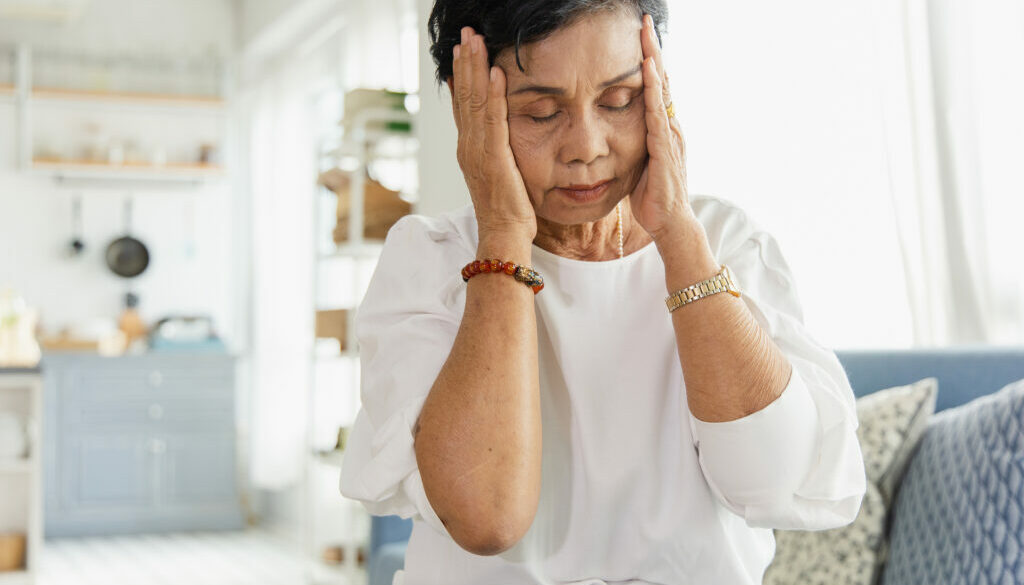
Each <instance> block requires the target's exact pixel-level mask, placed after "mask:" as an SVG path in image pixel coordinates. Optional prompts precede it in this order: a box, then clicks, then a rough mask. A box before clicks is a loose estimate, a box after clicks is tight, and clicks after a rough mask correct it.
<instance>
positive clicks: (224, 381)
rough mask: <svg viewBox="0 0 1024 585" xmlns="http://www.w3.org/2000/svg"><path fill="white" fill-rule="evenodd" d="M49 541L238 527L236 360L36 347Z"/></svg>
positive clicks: (223, 356)
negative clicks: (41, 350) (40, 373)
mask: <svg viewBox="0 0 1024 585" xmlns="http://www.w3.org/2000/svg"><path fill="white" fill-rule="evenodd" d="M42 370H43V380H44V392H43V397H44V398H43V404H44V416H45V424H44V426H43V428H44V429H45V431H44V438H43V486H44V492H45V497H44V514H43V517H44V526H45V535H46V536H47V537H61V536H86V535H104V534H127V533H142V532H168V531H191V530H235V529H241V528H242V527H243V524H244V523H243V519H242V510H241V504H240V497H239V492H238V485H237V475H238V473H237V465H236V463H237V462H236V455H235V454H236V448H235V437H236V433H235V383H234V380H235V376H234V371H235V360H234V358H233V357H232V356H230V355H227V354H208V353H202V354H182V353H177V352H175V353H173V354H170V353H168V354H161V353H152V354H147V355H138V356H124V357H113V358H111V357H100V356H95V355H88V354H81V353H46V354H44V355H43V360H42Z"/></svg>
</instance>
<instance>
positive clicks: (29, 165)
mask: <svg viewBox="0 0 1024 585" xmlns="http://www.w3.org/2000/svg"><path fill="white" fill-rule="evenodd" d="M36 65H37V64H36V63H35V62H34V61H33V51H32V49H31V47H29V46H27V45H21V46H19V47H18V48H17V50H16V59H15V73H16V80H15V83H14V84H13V85H0V101H2V102H5V103H6V102H8V101H9V102H13V103H14V104H15V107H16V113H17V124H16V133H15V134H16V136H17V142H16V145H17V146H16V153H17V160H18V168H19V169H21V170H22V171H23V172H25V173H28V174H31V175H35V176H44V177H50V178H53V179H54V180H56V181H58V182H88V183H91V184H92V185H93V186H95V187H118V188H122V187H126V186H128V184H129V183H132V182H135V183H137V185H135V186H137V187H139V188H151V187H152V188H158V189H162V188H166V187H172V186H173V187H179V186H185V185H192V186H198V185H199V184H201V183H204V182H206V181H213V180H217V179H219V178H221V177H224V176H225V175H226V172H225V169H224V167H222V166H221V165H220V164H212V163H222V162H224V161H226V160H229V157H228V154H229V153H227V152H226V149H227V148H228V145H229V144H230V138H229V135H230V133H231V132H230V124H229V120H228V116H227V115H226V114H227V112H228V110H227V106H228V100H227V99H226V97H225V96H226V95H227V93H228V90H227V89H226V86H225V85H224V84H223V83H221V86H222V87H224V88H225V89H223V90H222V91H220V92H218V91H217V90H215V89H213V88H209V89H207V88H205V87H199V86H190V87H194V88H195V89H194V91H195V92H196V93H193V94H189V93H173V92H167V91H159V90H157V86H155V85H154V86H152V87H153V88H154V90H156V91H145V90H146V87H147V86H139V89H141V90H142V91H135V90H134V86H128V85H125V86H124V88H125V89H126V91H108V90H93V89H77V88H75V84H74V83H73V82H72V81H73V80H63V78H61V79H57V78H53V79H52V80H44V79H43V78H42V77H39V78H37V76H36V74H35V73H36V72H34V70H33V69H34V67H35V66H36ZM38 65H39V67H40V68H42V70H43V72H45V71H46V69H45V67H43V65H42V63H39V64H38ZM51 77H52V76H51ZM64 81H67V84H68V86H62V85H61V84H62V83H64ZM160 87H163V86H160ZM168 87H169V86H168ZM182 87H183V92H184V91H185V90H184V86H182ZM172 91H173V90H172ZM218 94H221V95H218ZM171 116H174V117H175V118H176V119H175V120H173V122H170V121H168V118H169V117H171ZM178 118H180V119H178ZM117 150H120V152H122V153H123V154H122V155H121V156H115V155H114V154H113V153H115V152H117ZM108 153H110V154H109V156H110V157H112V158H113V160H118V159H120V158H124V159H127V160H131V161H141V160H142V159H143V158H146V159H149V160H166V159H168V158H170V159H172V160H173V162H166V163H164V164H152V163H150V162H148V160H147V162H125V163H119V164H112V163H109V162H107V160H106V159H107V158H108ZM168 153H169V154H168ZM95 159H100V160H95ZM204 160H209V161H211V163H204V162H200V161H204Z"/></svg>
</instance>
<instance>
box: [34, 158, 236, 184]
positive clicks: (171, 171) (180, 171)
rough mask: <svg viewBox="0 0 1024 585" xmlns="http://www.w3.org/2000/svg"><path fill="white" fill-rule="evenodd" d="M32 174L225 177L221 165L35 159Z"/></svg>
mask: <svg viewBox="0 0 1024 585" xmlns="http://www.w3.org/2000/svg"><path fill="white" fill-rule="evenodd" d="M32 172H33V173H36V174H42V175H46V176H50V177H53V178H55V179H58V180H62V179H83V180H111V179H112V180H132V181H171V182H180V181H186V182H188V181H191V182H196V181H205V180H209V179H215V178H220V177H223V176H224V175H225V172H224V169H223V168H222V167H220V166H217V165H207V164H198V163H168V164H165V165H159V166H158V165H149V164H120V165H115V164H110V163H104V162H92V161H82V160H60V159H38V158H37V159H33V161H32Z"/></svg>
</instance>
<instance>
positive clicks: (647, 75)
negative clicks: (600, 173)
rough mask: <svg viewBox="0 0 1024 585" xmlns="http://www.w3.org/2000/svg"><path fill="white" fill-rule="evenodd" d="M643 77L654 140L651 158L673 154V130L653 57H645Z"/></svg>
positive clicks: (649, 135) (649, 145) (647, 111)
mask: <svg viewBox="0 0 1024 585" xmlns="http://www.w3.org/2000/svg"><path fill="white" fill-rule="evenodd" d="M643 77H644V104H645V106H646V113H645V120H646V123H647V135H648V139H649V140H651V141H652V142H650V143H649V144H648V148H647V150H648V153H649V154H650V156H651V158H662V157H664V156H671V154H670V153H671V150H670V149H671V144H670V143H669V135H670V132H671V131H670V129H669V119H668V112H667V111H666V110H665V108H666V107H667V104H666V103H665V100H664V98H663V97H662V83H661V78H660V77H659V76H658V68H657V65H656V64H655V62H654V58H653V57H648V58H646V59H644V63H643Z"/></svg>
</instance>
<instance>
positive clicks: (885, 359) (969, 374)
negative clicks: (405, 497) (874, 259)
mask: <svg viewBox="0 0 1024 585" xmlns="http://www.w3.org/2000/svg"><path fill="white" fill-rule="evenodd" d="M836 355H837V357H838V358H839V361H840V362H841V363H842V365H843V367H844V369H845V370H846V373H847V376H848V378H849V380H850V385H851V386H852V388H853V390H854V394H855V395H856V396H857V397H858V398H860V397H863V396H866V395H868V394H871V393H874V392H877V391H879V390H882V389H887V388H891V387H894V386H899V385H906V384H910V383H912V382H915V381H918V380H922V379H925V378H929V377H934V378H936V379H937V380H938V392H937V393H936V394H935V396H934V400H935V403H934V412H935V415H938V413H940V412H943V411H946V410H949V409H954V408H956V407H960V406H962V405H967V404H968V403H971V402H972V401H975V399H978V398H981V397H983V396H986V395H989V394H992V393H995V392H996V391H998V390H1000V389H1002V388H1003V387H1004V386H1006V385H1008V384H1010V383H1012V382H1015V381H1018V380H1024V347H1012V348H997V347H991V346H982V345H974V346H957V347H949V348H939V349H899V350H839V351H836ZM1017 414H1018V416H1017V418H1016V419H1015V420H1018V421H1019V420H1020V418H1021V417H1020V416H1019V414H1020V413H1017ZM933 416H934V415H933ZM1012 428H1017V427H1011V429H1012ZM1010 432H1014V431H1012V430H1011V431H1010ZM1020 434H1021V437H1020V438H1019V440H1018V441H1017V443H1016V444H1017V445H1018V446H1019V447H1020V449H1021V450H1022V451H1021V453H1024V428H1021V429H1020ZM917 455H918V454H917V453H915V454H914V455H913V457H917ZM1022 459H1024V456H1022V457H1018V458H1016V460H1015V461H1016V464H1017V466H1018V468H1020V467H1021V466H1024V465H1022V463H1021V460H1022ZM913 463H914V461H913V458H911V461H910V462H909V463H908V468H909V470H910V471H908V472H907V473H908V477H909V475H910V474H911V473H914V465H913ZM1004 471H1005V469H1004ZM1011 471H1013V472H1014V473H1016V471H1014V470H1013V469H1011ZM919 473H920V472H919ZM1012 477H1016V475H1014V476H1012ZM902 479H903V480H906V479H907V478H906V477H904V478H902ZM996 481H999V480H998V478H997V480H996ZM1011 481H1012V482H1013V483H1012V485H1011V488H1012V489H1013V490H1017V491H1016V494H1017V495H1014V494H1013V493H1011V494H1010V499H1011V504H1013V505H1012V506H1011V507H1010V508H1004V509H1002V510H997V511H996V512H993V513H995V514H1003V515H1012V517H1011V518H1010V526H1011V529H1013V528H1014V527H1017V526H1018V525H1017V523H1016V522H1017V520H1016V515H1017V514H1018V512H1019V510H1018V508H1017V504H1018V503H1019V502H1021V501H1022V500H1024V498H1022V497H1021V495H1020V494H1024V488H1021V487H1020V485H1019V484H1020V482H1017V480H1016V479H1012V478H1011ZM1000 489H1001V486H1000ZM1004 491H1005V490H1004ZM1001 495H1002V494H1001ZM1004 499H1005V497H1004ZM900 503H901V502H899V501H897V502H896V505H895V506H894V508H893V510H892V517H890V518H889V519H888V521H887V522H888V526H889V527H892V526H897V528H899V527H900V526H913V525H915V523H916V521H917V519H916V518H912V517H907V516H909V515H912V514H918V513H920V512H918V511H916V508H914V507H912V506H911V505H909V504H908V505H906V506H903V507H901V506H900ZM901 514H903V517H902V518H901V517H900V515H901ZM989 522H990V523H991V520H989ZM901 523H902V524H901ZM411 531H412V520H410V519H403V518H399V517H398V516H374V517H373V518H372V521H371V529H370V546H369V565H368V576H369V581H368V582H369V585H391V583H392V578H393V576H394V574H395V572H396V571H398V570H399V569H401V568H402V567H403V565H404V557H405V548H406V545H407V543H408V540H409V536H410V534H411ZM904 532H906V531H904ZM1021 534H1024V521H1022V524H1021V526H1020V528H1019V530H1018V531H1017V537H1016V540H1017V541H1019V539H1020V535H1021ZM887 536H888V535H887ZM896 536H897V538H898V537H899V535H896ZM908 538H909V537H908ZM989 540H991V539H989ZM1014 542H1015V539H1014V538H1013V535H1011V537H1010V538H1006V537H1005V536H1003V540H1002V544H1000V543H996V544H993V543H992V542H989V541H986V542H980V543H974V544H973V545H972V546H971V547H969V548H967V549H965V551H963V552H961V553H959V555H960V557H961V558H960V559H959V562H960V566H962V567H971V570H970V571H968V570H966V569H964V570H961V569H959V568H958V567H953V568H951V569H948V570H947V573H949V571H954V572H955V573H956V575H957V577H956V578H949V577H947V578H946V579H947V582H949V581H957V582H963V583H1004V582H1011V583H1024V550H1021V551H1020V555H1019V557H1020V560H1019V561H1018V562H1017V563H1018V564H1017V565H1016V567H1011V566H1009V565H1007V564H1006V563H1005V562H1000V571H1001V573H1000V574H993V575H991V576H987V574H986V572H985V571H986V570H989V569H990V568H991V565H992V563H993V562H994V561H993V558H995V557H998V556H1000V554H1001V553H1000V552H999V551H997V552H996V553H993V551H992V549H993V547H999V546H1003V547H1016V546H1017V545H1016V544H1014ZM899 545H900V543H899V542H893V543H891V546H892V550H894V551H895V550H900V549H899ZM917 547H920V544H919V543H918V542H916V541H915V542H911V543H909V544H907V545H906V546H904V547H903V548H904V551H905V552H903V553H901V554H903V555H904V558H905V559H907V558H909V560H905V561H901V562H903V565H905V566H910V567H911V570H910V571H911V573H912V572H913V571H918V573H919V574H923V573H921V572H922V571H926V570H927V569H928V567H927V566H926V565H927V564H928V563H929V562H932V563H934V562H935V561H932V560H929V559H928V557H927V555H921V554H918V551H916V550H915V548H917ZM906 549H910V550H909V551H907V550H906ZM1010 553H1014V550H1012V549H1011V550H1010ZM908 555H909V557H908ZM915 555H916V556H915ZM964 555H967V556H976V557H977V558H976V559H972V558H968V559H964V558H962V557H963V556H964ZM949 556H953V555H952V553H950V555H949ZM1016 557H1017V555H1016V554H1013V556H1011V557H1009V558H1010V559H1011V560H1012V559H1014V558H1016ZM1002 558H1004V559H1005V558H1006V556H1005V554H1004V556H1003V557H1002ZM914 563H917V565H919V566H917V567H916V568H914V567H915V565H914ZM904 573H906V570H904ZM1007 575H1019V576H1020V577H1021V578H1020V579H1016V578H1010V579H1009V580H1007ZM883 576H885V577H890V575H889V574H888V572H887V573H885V574H882V573H881V572H880V571H879V572H878V574H877V575H876V576H872V577H871V579H870V582H873V583H879V584H882V585H885V584H886V583H887V581H886V580H885V579H883V578H882V577H883ZM914 578H915V577H905V578H904V581H905V580H906V579H914ZM891 580H892V581H893V582H897V579H896V578H892V579H891ZM837 582H842V581H832V583H837ZM921 582H925V581H921Z"/></svg>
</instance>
